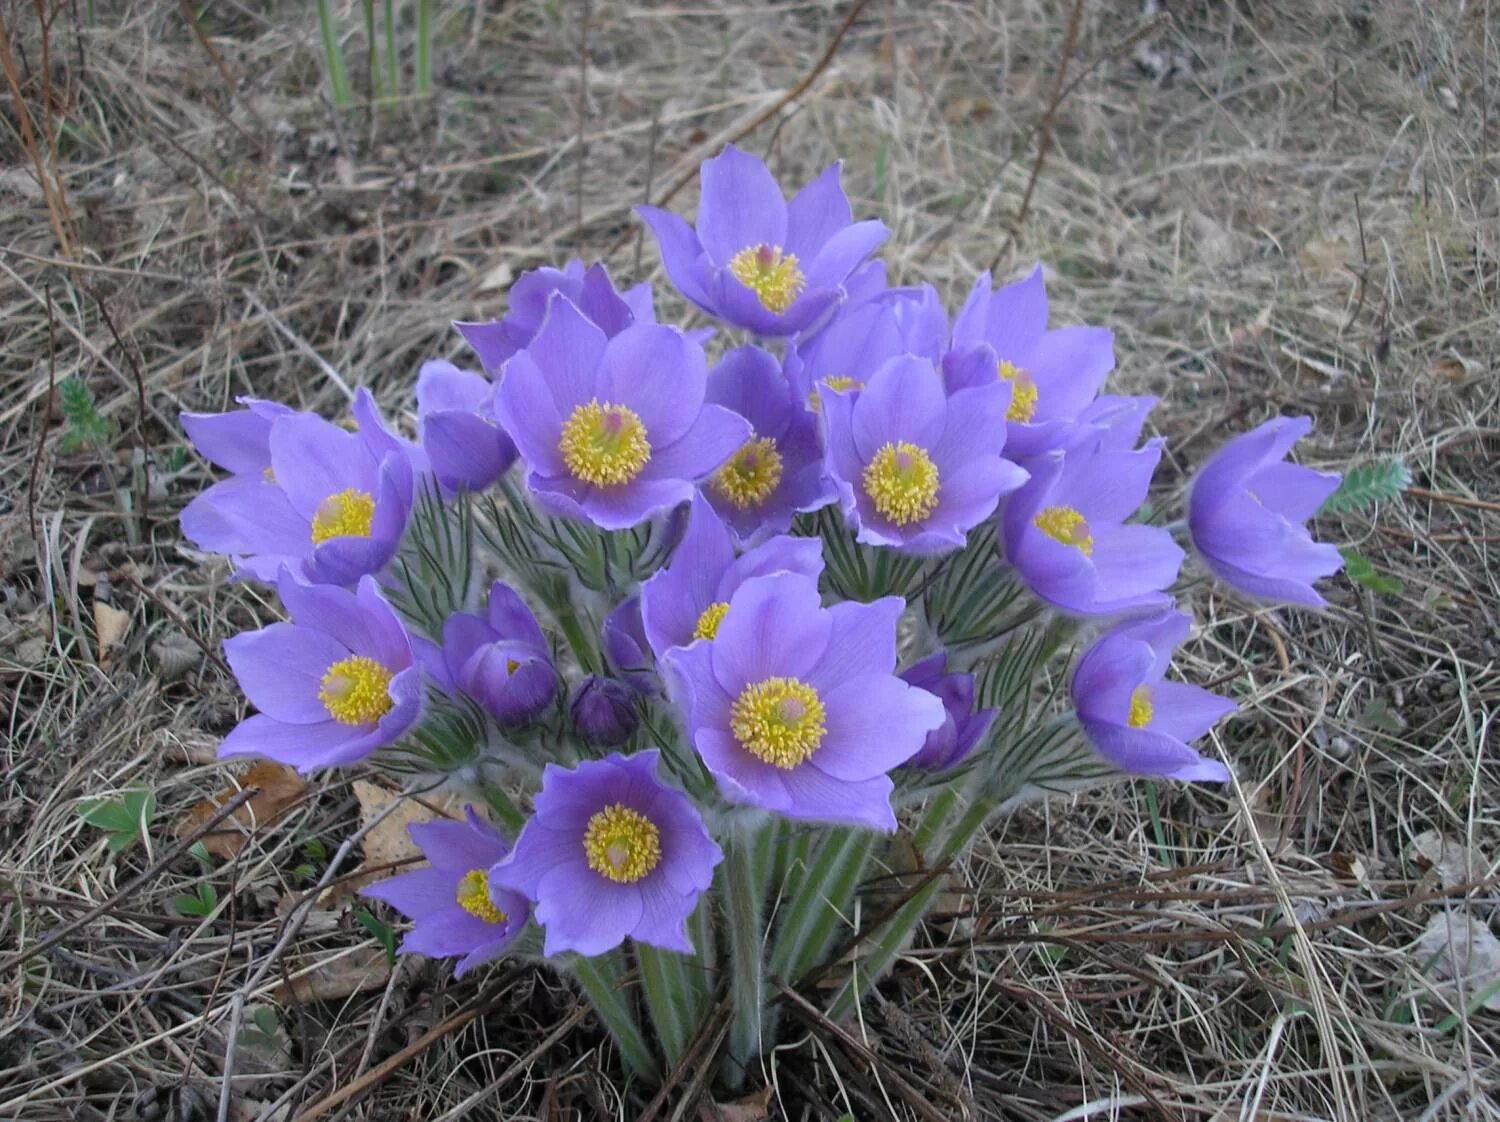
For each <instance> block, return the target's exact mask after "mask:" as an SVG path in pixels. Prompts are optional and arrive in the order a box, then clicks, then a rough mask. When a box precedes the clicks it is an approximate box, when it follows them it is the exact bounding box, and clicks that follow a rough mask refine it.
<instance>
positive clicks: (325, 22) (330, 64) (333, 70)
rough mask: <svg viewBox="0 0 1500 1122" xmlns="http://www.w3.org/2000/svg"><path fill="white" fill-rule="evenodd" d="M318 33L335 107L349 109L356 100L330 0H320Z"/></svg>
mask: <svg viewBox="0 0 1500 1122" xmlns="http://www.w3.org/2000/svg"><path fill="white" fill-rule="evenodd" d="M318 35H319V36H320V37H321V38H322V40H323V66H324V69H325V70H326V71H327V73H328V89H329V92H330V93H331V94H332V95H333V104H334V106H335V108H338V109H347V108H348V107H349V106H350V105H351V104H353V102H354V96H353V95H352V94H351V93H350V92H349V73H348V71H346V70H345V69H344V47H343V44H341V43H340V42H339V33H338V26H337V24H336V23H335V22H334V18H333V12H332V11H331V10H330V5H329V2H328V0H318Z"/></svg>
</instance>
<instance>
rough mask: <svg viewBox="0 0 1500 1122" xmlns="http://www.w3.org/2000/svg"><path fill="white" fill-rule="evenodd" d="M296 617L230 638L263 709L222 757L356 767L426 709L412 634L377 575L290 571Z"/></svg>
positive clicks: (288, 590)
mask: <svg viewBox="0 0 1500 1122" xmlns="http://www.w3.org/2000/svg"><path fill="white" fill-rule="evenodd" d="M276 590H277V592H279V593H280V594H281V602H282V603H283V604H284V605H285V606H286V609H287V611H288V612H289V613H290V614H291V617H292V618H291V622H290V623H273V624H271V625H270V626H269V627H264V628H261V629H260V630H259V631H249V632H246V633H244V634H242V635H236V636H234V638H232V639H228V640H226V641H225V643H224V653H225V656H226V657H227V658H228V660H229V666H230V669H231V670H233V671H234V676H235V678H237V679H238V680H239V684H240V688H241V689H242V690H243V691H244V693H245V696H246V697H247V698H249V699H250V702H251V704H253V705H254V706H255V707H256V708H257V709H259V710H260V712H259V713H257V714H255V715H254V716H251V717H247V718H245V720H243V721H241V722H240V723H239V724H238V725H237V726H236V727H235V728H234V730H233V731H231V732H230V734H229V735H228V736H227V737H225V738H224V743H223V744H222V745H221V746H220V748H219V755H221V756H243V755H254V756H266V757H269V758H270V759H273V760H277V761H279V762H280V763H284V764H289V765H291V766H293V767H295V768H297V769H298V770H300V771H311V770H312V769H313V768H318V767H328V766H330V765H333V764H347V763H352V762H354V761H355V760H359V759H363V758H364V757H365V756H368V755H369V754H370V753H371V752H373V751H375V749H377V748H380V747H383V746H384V745H387V744H390V743H392V742H393V741H395V740H397V739H398V738H400V737H401V736H402V735H403V734H404V733H405V732H406V731H407V730H408V729H410V728H411V727H412V726H413V725H414V724H415V723H416V721H417V719H418V717H419V716H420V714H421V708H422V682H421V673H420V671H419V670H418V669H417V667H416V666H415V665H414V663H413V659H412V646H411V640H410V639H409V638H408V637H407V633H406V629H405V628H404V627H402V625H401V621H400V619H399V618H397V616H396V613H395V611H394V609H392V608H391V606H390V604H388V603H387V602H386V601H385V599H384V598H383V597H382V596H381V595H380V592H379V590H378V589H377V587H376V584H375V580H374V578H373V577H365V578H363V579H362V580H361V581H360V582H359V587H358V589H357V590H356V591H354V592H350V591H348V590H346V589H343V588H338V587H334V586H332V585H310V584H305V583H303V582H302V581H301V580H299V579H297V578H296V577H295V576H293V575H292V574H291V573H290V572H289V571H287V570H283V573H282V576H281V579H280V580H278V581H277V584H276Z"/></svg>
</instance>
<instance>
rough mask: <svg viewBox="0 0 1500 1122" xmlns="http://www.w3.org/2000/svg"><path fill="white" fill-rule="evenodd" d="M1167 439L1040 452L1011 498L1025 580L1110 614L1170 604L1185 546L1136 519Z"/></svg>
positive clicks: (1063, 605)
mask: <svg viewBox="0 0 1500 1122" xmlns="http://www.w3.org/2000/svg"><path fill="white" fill-rule="evenodd" d="M1161 443H1162V442H1161V441H1160V440H1153V441H1150V442H1148V443H1147V444H1146V445H1144V446H1143V447H1141V448H1138V449H1135V450H1134V451H1127V450H1121V449H1114V448H1101V447H1099V446H1098V445H1097V444H1095V445H1089V444H1084V445H1081V446H1079V447H1077V448H1075V449H1073V450H1072V451H1070V452H1067V453H1066V454H1064V453H1062V452H1056V451H1054V452H1048V453H1047V454H1045V455H1042V456H1037V457H1034V458H1033V459H1032V460H1030V461H1029V463H1030V465H1031V480H1030V482H1028V483H1027V484H1026V486H1024V487H1022V488H1021V489H1020V490H1019V491H1017V492H1016V493H1015V494H1014V495H1012V496H1011V497H1010V499H1009V500H1008V501H1007V502H1006V504H1005V509H1004V511H1003V512H1002V514H1001V519H1000V538H1001V543H1002V546H1003V548H1004V550H1005V556H1006V558H1007V559H1008V560H1009V561H1010V563H1011V564H1012V565H1013V566H1015V568H1016V571H1017V572H1018V573H1019V574H1020V576H1021V579H1022V581H1024V582H1025V584H1026V586H1027V587H1028V588H1030V589H1031V591H1032V592H1034V593H1035V594H1036V595H1037V596H1039V597H1040V598H1041V599H1043V600H1045V601H1047V602H1048V603H1049V604H1051V605H1052V606H1053V607H1055V608H1058V609H1059V610H1061V611H1064V612H1068V613H1071V614H1073V615H1081V616H1108V615H1117V614H1120V613H1123V612H1141V611H1147V610H1150V609H1152V608H1158V607H1164V606H1166V605H1167V604H1169V603H1170V602H1171V598H1170V597H1169V596H1167V594H1166V593H1165V592H1164V591H1162V590H1163V589H1165V588H1167V587H1168V586H1169V585H1171V583H1172V582H1173V581H1174V580H1176V579H1177V570H1178V569H1179V568H1180V567H1181V565H1182V557H1183V554H1182V550H1181V549H1179V548H1178V547H1177V544H1176V543H1175V542H1174V541H1173V540H1172V535H1171V534H1170V533H1169V532H1167V531H1166V530H1164V529H1160V528H1158V527H1155V526H1143V525H1137V524H1127V523H1126V521H1125V520H1126V519H1127V518H1129V517H1130V516H1131V515H1133V514H1134V513H1135V512H1136V511H1137V510H1139V509H1140V506H1141V504H1142V503H1143V502H1145V499H1146V491H1147V488H1148V487H1149V486H1150V485H1151V476H1152V473H1154V472H1155V470H1156V464H1157V461H1158V460H1159V459H1160V458H1161Z"/></svg>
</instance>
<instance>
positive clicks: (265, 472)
mask: <svg viewBox="0 0 1500 1122" xmlns="http://www.w3.org/2000/svg"><path fill="white" fill-rule="evenodd" d="M260 477H261V478H262V479H264V480H265V481H266V482H267V483H275V482H276V472H275V470H274V469H273V468H272V467H271V466H270V465H269V464H267V465H266V466H265V467H263V468H261V470H260Z"/></svg>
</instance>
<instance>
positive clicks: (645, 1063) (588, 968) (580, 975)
mask: <svg viewBox="0 0 1500 1122" xmlns="http://www.w3.org/2000/svg"><path fill="white" fill-rule="evenodd" d="M570 966H571V968H572V971H573V976H574V977H575V978H577V979H578V984H579V985H580V986H582V987H583V992H584V993H585V994H587V995H588V999H589V1002H590V1003H591V1004H592V1005H593V1007H594V1012H596V1013H597V1014H599V1020H601V1021H602V1022H604V1027H605V1028H606V1029H608V1030H609V1035H610V1037H611V1038H612V1039H613V1040H614V1042H615V1046H616V1047H618V1048H619V1049H620V1058H621V1059H623V1060H624V1061H625V1066H626V1067H627V1068H629V1069H630V1071H631V1074H633V1075H635V1076H637V1077H638V1078H640V1079H644V1080H646V1081H647V1082H651V1083H655V1082H657V1081H658V1080H659V1078H660V1075H661V1073H660V1071H658V1070H657V1066H656V1061H655V1058H654V1057H653V1056H652V1055H651V1049H650V1048H648V1047H647V1046H646V1041H645V1038H644V1037H643V1036H642V1035H641V1027H640V1022H639V1021H638V1020H637V1019H636V1015H635V1009H634V1007H633V1003H632V1002H631V1000H630V998H629V995H628V994H626V993H625V992H624V991H623V990H622V989H621V988H620V986H621V982H622V981H623V980H624V977H625V968H624V966H623V965H622V964H621V962H620V955H619V952H618V951H615V952H611V953H610V954H605V955H596V956H595V957H593V958H577V957H575V958H574V959H573V960H572V962H571V963H570Z"/></svg>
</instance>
